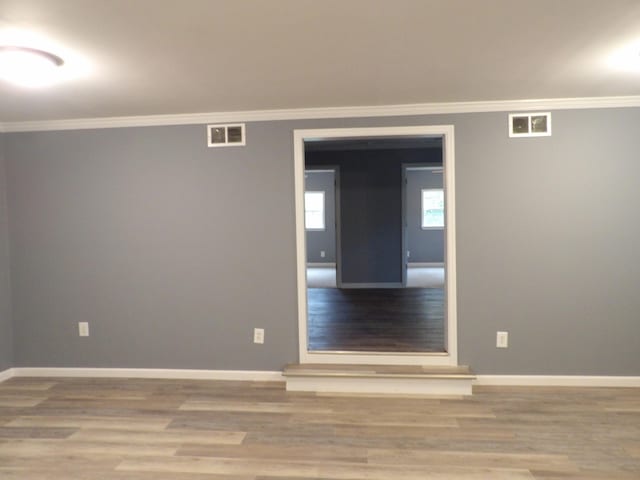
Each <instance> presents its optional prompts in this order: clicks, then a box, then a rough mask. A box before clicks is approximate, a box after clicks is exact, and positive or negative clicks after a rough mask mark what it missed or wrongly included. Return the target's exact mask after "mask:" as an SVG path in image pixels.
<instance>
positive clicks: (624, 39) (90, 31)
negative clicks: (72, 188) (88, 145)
mask: <svg viewBox="0 0 640 480" xmlns="http://www.w3.org/2000/svg"><path fill="white" fill-rule="evenodd" d="M15 29H20V30H28V31H30V32H32V33H34V34H36V35H38V36H40V37H43V38H45V39H48V41H49V42H51V43H50V45H51V46H52V49H53V46H55V49H56V50H55V51H54V53H58V54H60V55H62V56H65V57H66V58H65V59H66V60H67V66H69V67H71V66H72V63H74V62H77V58H79V59H80V60H82V61H84V62H85V63H86V64H87V65H89V68H87V69H86V72H85V74H84V75H83V76H80V77H79V78H76V79H75V80H69V81H67V82H65V83H61V84H58V85H55V86H53V87H50V88H48V89H40V90H27V89H20V88H17V87H12V86H9V85H8V84H4V83H1V84H0V123H2V122H21V121H37V120H53V119H70V118H93V117H112V116H133V115H158V114H177V113H197V112H229V111H240V110H262V109H284V108H287V109H288V108H311V107H334V106H375V105H399V104H413V103H432V102H466V101H490V100H514V99H539V98H569V97H600V96H635V95H640V66H638V67H637V68H636V69H635V71H625V70H624V69H620V68H613V67H611V65H609V64H608V63H609V62H608V59H609V58H610V57H611V55H612V53H613V52H615V51H616V50H619V49H620V48H624V47H627V46H629V45H634V44H635V45H637V46H638V53H639V54H640V1H639V0H532V1H525V0H387V1H377V0H0V38H2V33H3V32H7V31H9V30H15ZM39 46H40V47H42V46H43V45H39ZM632 70H633V69H632Z"/></svg>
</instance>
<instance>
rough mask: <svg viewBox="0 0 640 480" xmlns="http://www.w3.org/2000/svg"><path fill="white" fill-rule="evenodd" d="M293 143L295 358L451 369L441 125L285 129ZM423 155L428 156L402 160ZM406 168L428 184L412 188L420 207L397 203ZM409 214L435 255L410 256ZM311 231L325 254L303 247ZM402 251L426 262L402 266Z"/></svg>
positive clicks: (447, 157) (449, 202)
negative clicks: (324, 240) (429, 180)
mask: <svg viewBox="0 0 640 480" xmlns="http://www.w3.org/2000/svg"><path fill="white" fill-rule="evenodd" d="M294 140H295V142H294V146H295V153H294V160H295V181H296V240H297V266H298V268H297V275H298V307H299V308H298V324H299V346H300V362H301V363H347V364H348V363H359V364H420V365H457V335H456V333H457V328H456V327H457V325H456V302H455V299H456V297H455V241H454V239H455V205H454V198H455V197H454V171H455V170H454V151H453V148H454V139H453V127H452V126H424V127H391V128H364V129H329V130H296V131H295V132H294ZM426 148H428V149H429V150H428V151H432V152H437V155H436V156H437V157H438V158H436V156H433V158H431V159H429V158H425V157H424V155H421V156H417V157H415V158H413V159H412V158H411V155H410V154H408V152H410V151H418V150H420V151H421V152H422V153H424V152H425V151H427V150H425V149H426ZM412 172H420V174H421V175H422V176H424V175H427V174H428V175H431V176H433V179H438V178H439V181H440V185H435V184H433V185H425V184H424V182H423V183H422V184H421V185H422V186H423V187H425V188H422V189H421V190H420V200H421V201H420V202H415V201H412V202H409V201H408V197H407V195H408V194H409V193H410V192H409V191H410V190H412V191H413V190H415V188H414V187H415V186H414V185H411V187H410V185H409V181H410V179H409V177H410V176H414V174H413V173H412ZM310 177H311V178H310ZM321 177H324V182H325V183H324V187H322V188H320V187H319V186H318V182H317V181H316V180H318V179H320V178H321ZM312 179H313V181H312ZM332 181H333V185H334V192H331V191H330V190H331V189H330V188H329V187H330V184H331V182H332ZM320 183H322V182H320ZM418 183H420V182H418ZM371 185H373V186H374V187H373V188H374V189H373V190H367V188H370V187H371ZM426 187H432V188H426ZM438 188H439V190H440V192H441V202H440V204H442V203H444V205H443V208H442V209H441V210H440V211H438V209H437V208H435V206H437V200H438V198H439V197H438V192H437V191H435V192H434V191H433V190H438ZM305 192H306V195H305ZM327 192H329V193H327ZM305 196H306V199H307V209H306V210H305ZM413 196H415V195H413ZM425 199H426V200H425ZM320 200H322V201H323V205H322V207H320V206H319V204H318V202H320ZM331 200H333V202H332V201H331ZM425 203H426V205H427V207H429V208H425ZM418 204H419V205H418ZM416 209H419V210H417V211H414V210H416ZM332 213H333V214H334V215H333V216H332V215H331V214H332ZM321 214H323V215H324V217H323V218H322V219H321V218H319V215H321ZM409 215H411V218H415V219H418V218H419V219H420V222H421V223H420V229H421V230H422V231H423V233H425V234H429V233H431V236H432V237H433V236H434V234H435V236H437V235H438V233H439V235H440V238H441V240H440V257H439V258H438V257H437V255H436V256H435V257H433V255H432V257H433V258H430V257H429V256H428V253H427V254H426V255H427V256H426V257H425V256H424V255H425V254H424V252H422V253H420V254H419V252H420V250H425V248H424V245H421V244H420V239H419V238H418V240H417V243H416V238H417V237H416V236H415V235H414V234H413V233H414V232H411V231H409V227H408V222H407V218H408V217H409ZM373 217H375V218H373ZM334 219H335V220H334ZM438 221H441V222H442V223H444V225H442V227H441V228H439V231H438V225H437V222H438ZM323 222H324V223H323ZM425 222H426V223H425ZM309 225H311V228H310V227H309ZM445 225H446V228H444V227H445ZM305 226H306V227H307V228H305ZM314 226H315V227H318V228H315V229H314V228H313V227H314ZM332 226H333V227H334V228H335V230H333V231H332V228H331V227H332ZM319 234H323V235H324V236H325V237H331V236H333V238H334V239H335V244H334V247H333V248H332V247H331V245H330V243H325V244H322V245H323V246H322V247H319V246H318V245H320V244H318V243H317V242H316V243H314V242H315V240H317V239H318V238H319V237H320V236H322V235H319ZM312 238H314V240H311V239H312ZM436 243H437V242H436ZM411 249H413V251H414V253H413V255H414V260H418V259H420V258H422V259H423V260H425V259H426V260H429V259H431V260H434V261H422V262H420V261H413V262H411V261H410V259H411V255H412V253H411ZM432 253H433V252H432ZM420 255H422V257H420ZM332 278H333V279H334V280H335V283H332ZM416 282H418V283H416ZM420 282H427V283H428V285H425V284H421V283H420ZM327 306H330V307H331V308H333V311H328V312H327V311H326V310H327ZM336 308H337V310H336ZM341 308H342V309H343V311H342V312H341V311H340V309H341ZM330 310H331V309H330ZM438 310H439V312H440V313H439V316H440V318H439V322H440V323H439V331H438V328H437V327H438V325H437V322H438V318H437V317H438V312H437V311H438ZM349 312H350V313H349ZM354 312H355V313H354ZM434 312H435V313H434ZM347 313H348V314H350V315H355V316H356V317H357V319H360V320H362V321H344V320H345V318H346V317H345V316H344V315H345V314H347ZM427 313H428V315H427ZM416 314H417V315H418V317H419V316H420V315H422V316H423V318H422V319H420V318H418V317H416ZM427 317H429V318H427ZM416 319H417V320H416ZM429 319H431V324H430V325H427V323H425V322H427V321H429ZM347 320H348V319H347ZM352 320H353V319H352ZM376 322H377V324H376ZM403 325H404V326H405V327H407V326H408V329H407V328H404V327H403ZM416 327H418V328H417V329H416ZM323 328H324V330H323ZM412 328H413V329H414V331H411V329H412ZM328 332H330V333H331V334H328ZM384 332H386V336H387V338H385V333H384ZM389 332H391V335H390V337H397V338H389ZM400 337H401V338H400ZM398 338H400V340H398Z"/></svg>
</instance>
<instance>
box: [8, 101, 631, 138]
mask: <svg viewBox="0 0 640 480" xmlns="http://www.w3.org/2000/svg"><path fill="white" fill-rule="evenodd" d="M628 107H640V96H625V97H580V98H549V99H530V100H496V101H483V102H448V103H416V104H406V105H381V106H363V107H327V108H294V109H281V110H245V111H237V112H211V113H186V114H171V115H146V116H130V117H101V118H75V119H67V120H43V121H28V122H4V123H0V132H35V131H44V130H82V129H91V128H124V127H151V126H161V125H193V124H200V123H202V124H209V123H225V122H265V121H274V120H304V119H321V118H358V117H397V116H411V115H435V114H446V113H478V112H507V111H520V112H522V111H532V110H565V109H568V110H570V109H584V108H628Z"/></svg>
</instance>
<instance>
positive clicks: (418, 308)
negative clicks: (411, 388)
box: [307, 288, 444, 352]
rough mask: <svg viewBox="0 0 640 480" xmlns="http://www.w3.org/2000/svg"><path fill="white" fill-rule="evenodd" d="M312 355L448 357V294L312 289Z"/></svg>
mask: <svg viewBox="0 0 640 480" xmlns="http://www.w3.org/2000/svg"><path fill="white" fill-rule="evenodd" d="M307 305H308V332H309V350H312V351H318V350H341V351H345V350H346V351H382V352H387V351H388V352H443V351H444V290H443V289H442V288H358V289H338V288H308V289H307Z"/></svg>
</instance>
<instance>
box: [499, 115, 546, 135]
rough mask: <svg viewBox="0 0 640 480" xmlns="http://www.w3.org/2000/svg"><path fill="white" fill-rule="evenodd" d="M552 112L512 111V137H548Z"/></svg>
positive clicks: (510, 120) (510, 118)
mask: <svg viewBox="0 0 640 480" xmlns="http://www.w3.org/2000/svg"><path fill="white" fill-rule="evenodd" d="M550 135H551V113H549V112H545V113H512V114H510V115H509V136H510V137H548V136H550Z"/></svg>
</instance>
